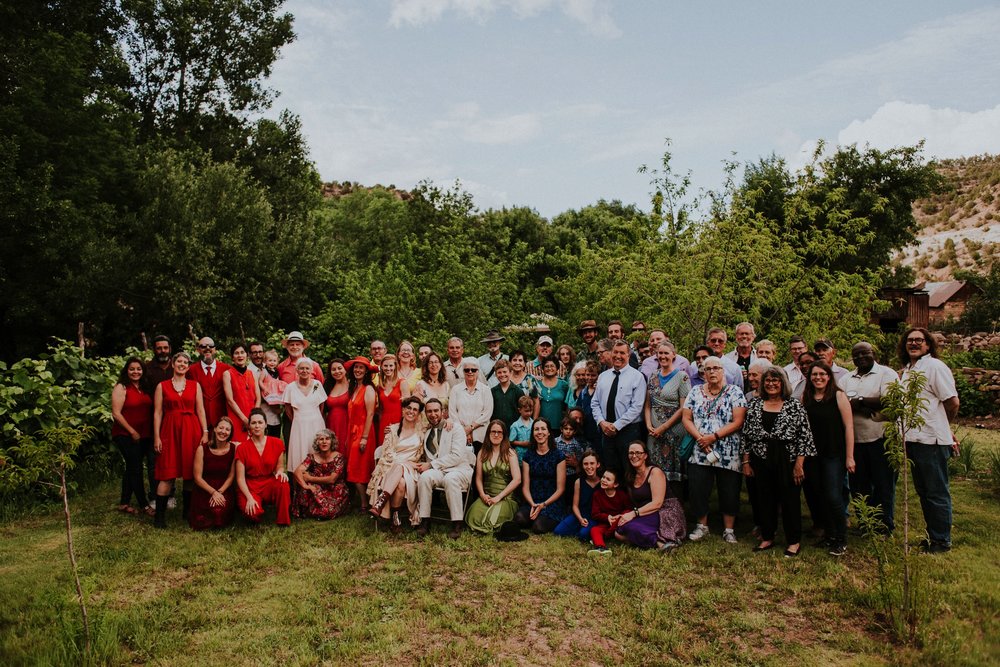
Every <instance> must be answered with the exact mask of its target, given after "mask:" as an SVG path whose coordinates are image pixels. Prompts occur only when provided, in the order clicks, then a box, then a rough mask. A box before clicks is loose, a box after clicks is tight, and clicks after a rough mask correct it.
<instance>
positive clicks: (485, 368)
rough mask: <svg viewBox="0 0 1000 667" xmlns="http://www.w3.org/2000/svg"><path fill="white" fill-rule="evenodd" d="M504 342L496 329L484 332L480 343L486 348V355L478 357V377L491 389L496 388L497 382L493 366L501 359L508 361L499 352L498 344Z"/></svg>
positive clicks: (505, 356)
mask: <svg viewBox="0 0 1000 667" xmlns="http://www.w3.org/2000/svg"><path fill="white" fill-rule="evenodd" d="M504 340H506V339H505V338H504V337H503V336H501V335H500V332H499V331H497V330H496V329H490V330H489V331H487V332H486V337H485V338H483V339H482V340H481V341H479V342H480V343H483V344H484V345H485V346H486V354H484V355H483V356H481V357H479V359H478V361H479V376H480V377H481V378H482V379H483V382H485V383H486V384H487V385H489V386H490V388H491V389H492V388H493V387H495V386H497V384H498V383H499V380H497V378H496V375H495V374H494V372H493V366H494V364H496V363H497V362H498V361H500V360H501V359H508V357H507V355H506V354H504V353H503V352H501V351H500V343H502V342H503V341H504Z"/></svg>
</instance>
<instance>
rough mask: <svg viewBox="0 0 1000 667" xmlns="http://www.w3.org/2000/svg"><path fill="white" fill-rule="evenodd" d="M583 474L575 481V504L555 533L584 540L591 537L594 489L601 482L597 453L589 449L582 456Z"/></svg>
mask: <svg viewBox="0 0 1000 667" xmlns="http://www.w3.org/2000/svg"><path fill="white" fill-rule="evenodd" d="M580 467H581V468H582V469H583V474H582V475H581V476H580V477H579V478H578V479H576V480H575V481H574V482H573V506H572V507H571V510H572V511H571V512H570V513H569V514H567V515H566V518H565V519H563V520H562V521H560V522H559V525H558V526H556V528H555V531H554V532H555V534H556V535H558V536H559V537H577V538H579V539H580V541H582V542H586V541H587V540H589V539H590V511H591V508H592V507H593V504H594V491H595V490H596V489H597V487H598V486H600V484H601V478H600V477H598V475H597V468H598V462H597V454H595V453H594V452H593V451H591V450H587V451H586V452H584V453H583V456H581V457H580Z"/></svg>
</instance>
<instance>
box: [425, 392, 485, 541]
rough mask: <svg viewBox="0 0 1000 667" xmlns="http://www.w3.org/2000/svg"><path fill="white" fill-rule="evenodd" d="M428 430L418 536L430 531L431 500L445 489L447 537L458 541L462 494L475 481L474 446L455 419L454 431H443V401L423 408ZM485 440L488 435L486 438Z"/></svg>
mask: <svg viewBox="0 0 1000 667" xmlns="http://www.w3.org/2000/svg"><path fill="white" fill-rule="evenodd" d="M424 416H425V417H426V418H427V430H426V432H425V435H424V437H425V440H424V458H425V460H424V461H423V462H421V463H419V464H418V465H417V470H418V471H419V472H420V478H419V479H418V480H417V489H418V491H417V499H418V501H419V503H420V525H419V526H417V535H419V536H421V537H424V536H425V535H427V531H428V530H430V524H431V500H432V499H433V497H434V489H442V488H443V489H444V498H445V501H446V503H447V504H448V514H449V516H450V517H451V532H449V533H448V537H450V538H451V539H453V540H454V539H457V538H458V536H459V535H460V534H461V532H462V522H463V520H464V518H465V506H464V504H463V503H462V493H464V492H466V491H468V490H469V485H470V484H471V482H472V462H473V461H474V460H475V454H473V452H472V447H470V446H468V445H466V444H465V437H463V436H464V434H465V428H464V426H463V425H462V424H460V423H458V421H456V420H454V419H452V424H451V430H446V429H445V428H444V426H445V421H444V410H443V409H442V408H441V401H439V400H438V399H436V398H432V399H430V400H429V401H427V405H426V406H425V407H424ZM484 437H485V436H484Z"/></svg>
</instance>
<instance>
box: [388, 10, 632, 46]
mask: <svg viewBox="0 0 1000 667" xmlns="http://www.w3.org/2000/svg"><path fill="white" fill-rule="evenodd" d="M552 8H557V9H558V10H559V11H561V12H562V13H563V15H564V16H566V17H567V18H569V19H571V20H572V21H575V22H576V23H579V24H580V25H581V26H582V27H583V28H584V30H586V31H587V32H589V33H590V34H592V35H594V36H596V37H602V38H606V39H614V38H616V37H621V35H622V31H621V29H620V28H619V27H618V25H617V24H616V23H615V20H614V19H613V18H612V16H611V6H610V3H609V2H608V1H607V0H393V2H392V8H391V10H390V14H389V23H390V25H392V26H394V27H396V28H399V27H400V26H402V25H404V24H409V25H415V26H419V25H424V24H426V23H433V22H435V21H439V20H440V19H441V18H442V17H443V16H444V15H445V13H447V12H454V13H457V14H460V15H462V16H464V17H465V18H467V19H470V20H473V21H476V22H478V23H485V22H486V21H487V20H489V18H490V17H491V16H492V15H493V14H494V13H496V12H497V11H498V10H500V9H509V10H510V11H512V12H513V13H514V15H515V16H517V17H518V18H519V19H526V18H533V17H535V16H538V15H539V14H541V13H542V12H545V11H548V10H550V9H552Z"/></svg>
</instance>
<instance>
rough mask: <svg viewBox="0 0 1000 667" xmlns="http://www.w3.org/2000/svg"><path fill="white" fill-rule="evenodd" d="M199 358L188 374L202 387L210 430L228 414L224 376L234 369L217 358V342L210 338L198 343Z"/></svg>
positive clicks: (206, 418) (206, 337)
mask: <svg viewBox="0 0 1000 667" xmlns="http://www.w3.org/2000/svg"><path fill="white" fill-rule="evenodd" d="M198 356H199V357H200V358H201V360H200V361H198V362H197V363H194V364H191V367H190V368H189V369H188V372H187V374H188V377H189V378H190V379H192V380H194V381H195V382H197V383H198V384H200V385H201V397H202V401H203V402H204V404H205V420H206V422H207V423H208V425H209V428H212V427H213V426H215V424H217V423H218V421H219V418H220V417H224V416H225V414H226V393H225V391H223V388H222V376H223V374H224V373H225V372H226V371H227V370H230V369H231V368H232V367H231V366H229V364H224V363H222V362H221V361H219V360H217V359H216V358H215V341H214V340H212V339H211V338H209V337H208V336H205V337H204V338H202V339H201V340H199V341H198Z"/></svg>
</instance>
